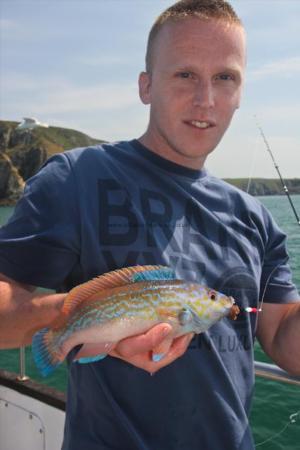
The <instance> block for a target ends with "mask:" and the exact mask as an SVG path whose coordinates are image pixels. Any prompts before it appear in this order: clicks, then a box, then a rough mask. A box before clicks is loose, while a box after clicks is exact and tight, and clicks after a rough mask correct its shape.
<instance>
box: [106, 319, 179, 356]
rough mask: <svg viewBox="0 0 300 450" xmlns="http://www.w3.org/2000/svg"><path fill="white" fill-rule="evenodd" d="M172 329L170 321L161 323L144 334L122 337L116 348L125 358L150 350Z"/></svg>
mask: <svg viewBox="0 0 300 450" xmlns="http://www.w3.org/2000/svg"><path fill="white" fill-rule="evenodd" d="M171 331H172V327H171V325H169V324H168V323H160V324H158V325H156V326H154V327H153V328H151V329H150V330H148V331H147V332H146V333H144V334H140V335H138V336H131V337H129V338H126V339H122V340H121V341H120V342H119V343H118V345H117V346H116V348H115V350H116V352H117V353H119V355H120V356H122V357H124V358H128V357H131V356H133V355H136V354H140V353H145V352H149V351H150V350H152V349H153V348H155V347H157V346H158V345H159V344H160V343H161V342H162V341H163V339H165V338H166V336H167V335H168V334H169V333H170V332H171Z"/></svg>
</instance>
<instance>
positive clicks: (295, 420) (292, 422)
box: [255, 409, 300, 447]
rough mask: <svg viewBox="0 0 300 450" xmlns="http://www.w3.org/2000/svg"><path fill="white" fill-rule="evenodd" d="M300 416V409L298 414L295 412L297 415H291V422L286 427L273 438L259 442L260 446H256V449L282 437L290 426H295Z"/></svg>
mask: <svg viewBox="0 0 300 450" xmlns="http://www.w3.org/2000/svg"><path fill="white" fill-rule="evenodd" d="M299 416H300V409H299V411H297V412H295V413H293V414H291V415H290V416H289V421H288V422H287V423H286V424H285V425H284V427H283V428H282V429H281V430H280V431H279V432H278V433H276V434H273V436H271V437H269V438H268V439H266V440H264V441H262V442H259V443H258V444H256V445H255V447H260V446H261V445H264V444H266V443H267V442H270V441H272V440H273V439H274V438H276V437H278V436H280V435H281V434H282V433H284V432H285V430H286V429H287V428H288V427H289V426H290V425H293V424H294V423H296V422H297V420H298V419H299Z"/></svg>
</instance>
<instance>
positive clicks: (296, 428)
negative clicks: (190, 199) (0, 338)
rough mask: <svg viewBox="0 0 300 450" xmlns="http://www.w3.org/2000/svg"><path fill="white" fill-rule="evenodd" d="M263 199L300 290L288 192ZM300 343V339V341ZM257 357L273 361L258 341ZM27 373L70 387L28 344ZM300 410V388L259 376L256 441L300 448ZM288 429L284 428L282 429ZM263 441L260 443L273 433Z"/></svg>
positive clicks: (11, 361)
mask: <svg viewBox="0 0 300 450" xmlns="http://www.w3.org/2000/svg"><path fill="white" fill-rule="evenodd" d="M292 199H293V202H294V204H295V207H296V210H297V211H298V215H299V214H300V195H295V196H292ZM259 200H260V201H261V202H262V203H263V204H264V205H265V206H266V207H267V208H268V209H269V210H270V211H271V213H272V214H273V216H274V218H275V219H276V221H277V223H278V224H279V225H280V227H281V228H282V229H283V230H284V231H285V232H286V234H287V235H288V241H287V245H288V250H289V255H290V265H291V267H292V270H293V280H294V283H295V284H296V286H297V287H298V290H299V291H300V226H299V225H298V224H297V222H296V219H295V216H294V215H293V212H292V210H291V207H290V205H289V202H288V199H287V198H286V197H285V196H270V197H260V198H259ZM12 211H13V208H11V207H0V225H2V224H4V223H5V222H6V220H7V219H8V217H9V216H10V215H11V213H12ZM299 345H300V343H299ZM18 356H19V352H18V350H2V351H0V368H2V369H6V370H10V371H13V372H17V371H18ZM255 359H256V360H257V361H264V362H271V361H270V359H269V358H268V357H267V356H266V355H265V354H264V353H263V351H262V350H261V348H260V346H259V345H258V343H256V344H255ZM26 373H27V375H29V376H30V377H31V378H33V379H35V380H37V381H40V382H42V383H44V384H47V385H49V386H52V387H55V388H56V389H59V390H63V391H65V390H66V384H67V381H66V380H67V369H66V365H65V364H64V365H62V366H61V367H59V368H58V369H57V370H56V371H55V372H54V374H53V375H51V376H49V377H48V378H46V379H44V378H41V377H40V376H39V374H38V372H37V369H36V368H35V365H34V363H33V361H32V358H31V349H30V347H28V348H26ZM299 410H300V388H299V387H297V386H292V385H288V384H284V383H279V382H274V381H270V380H265V379H262V378H258V377H257V378H256V385H255V394H254V400H253V406H252V411H251V417H250V421H251V425H252V429H253V432H254V438H255V442H256V444H257V445H258V447H257V448H258V449H261V450H298V449H299V448H300V444H299V443H300V414H299V415H298V416H297V417H296V421H295V423H291V420H290V415H291V414H293V413H296V412H298V411H299ZM282 430H284V431H283V432H281V431H282ZM272 436H273V437H274V439H272V440H269V441H268V442H266V443H265V444H263V445H259V444H260V443H262V442H263V441H265V440H267V439H268V438H270V437H272Z"/></svg>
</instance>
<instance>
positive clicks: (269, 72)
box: [247, 56, 300, 82]
mask: <svg viewBox="0 0 300 450" xmlns="http://www.w3.org/2000/svg"><path fill="white" fill-rule="evenodd" d="M295 75H300V57H298V56H295V57H290V58H284V59H280V60H277V61H272V62H269V63H266V64H263V65H262V66H261V67H259V68H258V69H252V70H251V69H250V70H249V71H248V73H247V81H248V82H251V81H258V80H262V79H264V78H267V77H269V76H272V77H273V76H280V77H284V78H290V77H293V76H295Z"/></svg>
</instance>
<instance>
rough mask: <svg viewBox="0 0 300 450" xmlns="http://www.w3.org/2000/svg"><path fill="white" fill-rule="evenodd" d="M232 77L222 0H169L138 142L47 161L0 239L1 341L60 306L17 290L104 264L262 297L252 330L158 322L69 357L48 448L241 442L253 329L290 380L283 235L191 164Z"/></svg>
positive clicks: (290, 297)
mask: <svg viewBox="0 0 300 450" xmlns="http://www.w3.org/2000/svg"><path fill="white" fill-rule="evenodd" d="M244 71H245V34H244V30H243V28H242V25H241V23H240V21H239V19H238V18H237V16H236V14H235V13H234V11H233V10H232V8H231V6H230V5H229V4H228V3H226V2H224V1H221V0H206V1H204V0H203V1H196V0H183V1H179V2H178V3H176V4H175V5H174V6H173V7H170V8H169V9H168V10H167V11H166V12H164V13H163V14H162V15H161V16H160V18H158V20H157V21H156V23H155V24H154V26H153V28H152V30H151V32H150V36H149V42H148V48H147V56H146V72H143V73H142V74H141V75H140V79H139V87H140V97H141V100H142V101H143V103H145V104H150V120H149V125H148V128H147V131H146V132H145V133H144V135H143V136H142V137H141V138H140V139H138V140H133V141H130V142H121V143H116V144H107V145H104V146H102V147H93V148H88V149H76V150H73V151H70V152H66V153H65V154H62V155H57V156H55V157H54V158H52V159H51V160H50V161H49V162H48V163H46V165H45V166H44V167H43V168H42V170H41V171H40V173H39V174H38V175H37V176H35V177H33V179H32V180H30V181H29V183H28V186H27V189H26V191H25V194H24V198H23V199H22V200H21V201H20V203H19V204H18V206H17V207H16V211H15V214H14V217H13V218H12V220H11V221H10V223H9V224H8V225H7V226H6V227H3V229H2V231H1V233H0V238H1V247H0V270H1V271H2V272H3V283H2V287H1V296H0V298H1V307H0V308H1V316H2V317H3V319H1V322H0V323H1V342H2V346H3V347H12V346H18V345H20V344H24V343H29V342H30V340H31V337H32V334H33V333H34V332H35V331H36V330H37V329H39V328H41V327H43V326H45V325H48V324H51V323H52V322H53V320H54V319H55V318H56V317H57V316H59V314H60V307H61V304H62V302H63V299H64V294H56V295H50V296H47V295H45V296H37V295H36V294H34V293H32V292H30V287H29V285H33V286H45V287H50V288H55V289H59V288H60V289H61V288H63V289H64V290H69V289H70V288H71V287H73V286H74V285H77V284H79V283H81V282H83V281H86V280H89V279H91V278H92V277H94V276H95V275H98V274H100V273H103V272H107V271H108V270H113V269H116V268H120V267H126V266H131V265H136V264H164V265H168V266H171V267H173V268H174V269H175V271H176V274H177V275H178V276H179V277H181V278H186V279H191V280H193V279H194V280H197V281H198V282H202V283H204V284H206V285H209V286H210V287H213V288H215V289H218V290H220V291H222V292H224V293H227V294H230V295H233V296H234V297H235V299H236V301H237V303H238V304H239V305H240V306H241V308H242V309H243V308H244V307H245V306H249V305H250V306H257V305H258V302H259V300H261V298H262V296H263V295H264V306H263V311H262V312H261V313H260V316H259V321H258V327H257V332H256V326H257V324H256V318H255V317H253V316H251V317H250V315H247V314H246V313H244V312H242V313H241V314H240V316H239V319H238V320H237V322H232V321H230V320H227V319H225V320H222V321H220V322H219V323H218V324H216V325H215V326H214V327H212V328H211V329H210V330H209V331H208V332H207V333H203V334H201V335H199V336H197V338H195V339H194V340H193V341H192V342H190V341H191V338H192V336H183V337H181V338H178V339H177V340H174V341H172V340H171V339H170V337H169V338H168V334H169V336H170V325H168V324H160V325H158V326H157V327H154V328H152V329H151V330H149V332H147V333H146V334H145V335H141V336H136V337H132V338H128V339H126V340H124V341H121V342H120V343H119V344H118V345H117V346H116V348H115V349H114V350H113V351H112V352H111V353H110V356H108V357H106V358H105V359H104V360H103V361H100V362H97V363H92V364H78V363H74V362H72V359H73V358H74V356H75V351H73V352H71V355H70V356H69V362H70V380H69V391H68V404H67V414H66V427H65V438H64V443H63V449H64V450H77V449H83V448H84V449H87V450H93V449H119V450H134V449H139V450H141V449H143V450H146V449H147V450H177V449H184V450H187V449H188V450H196V449H197V450H198V449H204V450H206V449H214V450H221V449H222V450H227V449H228V450H234V449H240V450H250V449H251V448H253V439H252V436H251V432H250V429H249V424H248V413H249V408H250V402H251V395H252V391H253V383H254V375H253V339H254V336H255V333H256V334H257V336H258V338H259V340H260V342H261V343H262V346H263V347H264V349H265V351H266V352H267V353H268V354H269V355H270V356H271V357H272V358H273V359H274V361H275V362H276V363H278V364H279V365H281V366H282V367H283V368H285V369H286V370H289V371H290V372H292V373H295V374H297V373H300V363H299V361H300V350H299V340H300V303H299V296H298V293H297V291H296V289H295V287H294V286H293V284H292V282H291V277H290V271H289V267H288V265H287V263H286V262H287V255H286V249H285V236H284V235H283V233H282V232H281V231H280V230H279V229H278V228H277V226H276V224H275V223H274V222H273V220H272V218H271V217H270V216H269V214H268V213H267V212H266V210H265V209H264V208H263V207H262V206H261V205H260V204H259V203H258V202H256V201H255V200H254V199H253V198H251V197H249V196H248V195H246V194H243V193H242V192H240V191H238V190H237V189H235V188H233V187H231V186H229V185H227V184H226V183H224V182H222V181H221V180H218V179H216V178H214V177H212V176H211V175H209V174H208V173H207V171H206V170H205V168H204V162H205V160H206V158H207V156H208V155H209V153H210V152H211V151H213V150H214V148H215V147H216V145H217V144H218V142H219V141H220V139H221V138H222V136H223V134H224V132H225V131H226V129H227V127H228V126H229V123H230V121H231V118H232V116H233V114H234V112H235V110H236V109H237V108H238V107H239V104H240V97H241V90H242V84H243V79H244ZM224 158H226V155H224ZM4 319H5V320H4ZM189 343H190V345H189ZM188 345H189V347H188ZM187 347H188V349H187ZM287 349H288V350H289V351H288V352H287ZM79 354H80V350H79V353H78V354H77V357H78V355H79ZM81 356H87V355H81ZM179 357H180V358H179ZM154 372H156V373H155V375H154V376H149V373H154Z"/></svg>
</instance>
